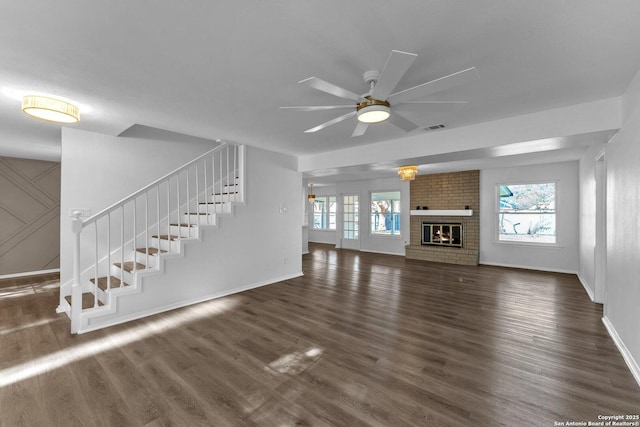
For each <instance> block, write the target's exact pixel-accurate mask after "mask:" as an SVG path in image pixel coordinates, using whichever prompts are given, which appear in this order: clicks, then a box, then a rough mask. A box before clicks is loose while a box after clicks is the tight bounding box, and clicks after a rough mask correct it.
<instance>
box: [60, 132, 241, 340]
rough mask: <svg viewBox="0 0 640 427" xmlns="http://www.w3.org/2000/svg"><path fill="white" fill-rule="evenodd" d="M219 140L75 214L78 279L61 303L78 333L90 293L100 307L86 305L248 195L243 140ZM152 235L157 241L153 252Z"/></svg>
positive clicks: (153, 265) (104, 297) (151, 266)
mask: <svg viewBox="0 0 640 427" xmlns="http://www.w3.org/2000/svg"><path fill="white" fill-rule="evenodd" d="M218 142H219V143H220V145H219V146H217V147H216V148H214V149H212V150H210V151H209V152H207V153H205V154H203V155H201V156H199V157H197V158H196V159H194V160H192V161H190V162H189V163H187V164H185V165H183V166H181V167H180V168H178V169H176V170H174V171H173V172H170V173H169V174H167V175H165V176H163V177H162V178H160V179H158V180H156V181H154V182H152V183H151V184H149V185H147V186H145V187H144V188H142V189H140V190H138V191H136V192H135V193H133V194H131V195H129V196H127V197H125V198H124V199H122V200H120V201H119V202H117V203H114V204H113V205H111V206H109V207H108V208H106V209H104V210H102V211H100V212H98V213H97V214H95V215H93V216H91V217H89V218H87V219H85V220H81V218H80V212H79V211H77V212H74V213H73V214H72V231H73V233H75V239H74V256H73V261H74V262H73V281H72V283H71V287H70V288H68V287H67V288H64V289H63V288H61V292H60V307H66V308H67V309H66V310H64V311H67V312H68V314H69V317H70V318H71V332H72V333H77V332H78V331H79V329H80V327H81V321H82V313H83V310H82V305H83V302H82V297H83V293H85V294H86V293H92V294H93V307H92V308H90V309H88V310H87V309H85V312H87V311H90V310H99V306H100V303H101V302H102V303H104V301H107V302H108V299H109V294H110V293H111V292H112V291H114V290H115V288H119V287H124V286H125V280H127V278H129V279H131V277H134V275H135V274H136V273H138V272H140V271H147V272H151V271H157V270H158V266H159V258H160V256H159V255H160V253H161V251H170V250H171V248H172V247H173V246H174V245H172V242H173V241H175V240H178V239H181V238H182V239H184V238H191V237H197V234H196V233H197V226H215V225H217V219H216V218H217V215H218V214H222V213H230V212H231V203H233V202H241V201H243V197H244V196H243V191H244V188H243V187H244V183H243V180H242V179H238V177H240V176H242V174H243V173H244V171H243V161H242V158H241V157H242V156H243V153H244V147H243V146H238V145H235V144H231V143H227V142H223V141H220V140H218ZM164 240H166V243H163V241H164ZM152 243H155V244H156V246H157V248H154V249H153V252H151V248H153V246H150V245H151V244H152ZM161 243H163V244H161ZM163 248H164V249H163ZM138 253H142V254H143V255H142V259H141V257H140V256H139V255H138ZM114 265H116V266H118V267H114ZM127 272H128V273H127ZM102 277H106V279H103V278H102ZM101 278H102V287H103V288H104V290H103V289H101V286H100V282H101V280H99V279H101ZM116 279H117V280H116ZM104 281H106V284H105V283H104ZM127 285H132V283H127ZM67 296H71V304H68V303H67V300H66V298H65V297H67Z"/></svg>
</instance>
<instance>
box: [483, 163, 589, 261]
mask: <svg viewBox="0 0 640 427" xmlns="http://www.w3.org/2000/svg"><path fill="white" fill-rule="evenodd" d="M578 169H579V167H578V162H577V161H574V162H562V163H550V164H543V165H534V166H520V167H514V168H496V169H484V170H481V171H480V264H490V265H501V266H507V267H519V268H531V269H535V270H546V271H557V272H564V273H577V272H578V270H579V266H580V262H579V241H580V239H579V224H578V221H579V217H580V215H579V185H578ZM545 181H546V182H550V181H556V182H557V187H556V193H557V194H556V197H557V202H558V206H557V214H556V215H557V216H556V229H557V246H555V247H548V246H526V245H517V244H510V243H503V242H498V241H497V219H496V203H497V200H496V185H498V184H508V183H512V184H523V183H531V182H545Z"/></svg>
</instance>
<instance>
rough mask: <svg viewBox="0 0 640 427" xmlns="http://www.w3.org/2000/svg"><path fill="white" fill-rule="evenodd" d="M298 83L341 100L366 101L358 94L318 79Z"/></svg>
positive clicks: (313, 78) (310, 78)
mask: <svg viewBox="0 0 640 427" xmlns="http://www.w3.org/2000/svg"><path fill="white" fill-rule="evenodd" d="M298 83H300V84H304V85H307V86H309V87H312V88H314V89H317V90H319V91H322V92H326V93H330V94H331V95H335V96H337V97H339V98H345V99H350V100H352V101H355V102H360V101H363V100H364V98H363V97H362V96H360V95H358V94H357V93H353V92H351V91H350V90H347V89H344V88H341V87H340V86H336V85H334V84H333V83H329V82H326V81H324V80H322V79H319V78H317V77H309V78H308V79H304V80H301V81H299V82H298Z"/></svg>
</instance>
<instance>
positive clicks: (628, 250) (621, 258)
mask: <svg viewBox="0 0 640 427" xmlns="http://www.w3.org/2000/svg"><path fill="white" fill-rule="evenodd" d="M622 110H623V124H622V128H621V129H620V131H619V132H618V134H617V135H616V137H615V138H614V139H613V141H612V142H611V143H609V144H607V146H606V154H605V156H606V169H607V172H606V173H607V177H606V180H607V189H606V200H607V203H606V206H607V212H606V223H607V246H606V247H607V274H606V289H607V293H606V301H605V305H604V314H605V320H606V322H605V323H607V322H608V323H609V325H610V326H611V328H613V329H614V330H615V333H614V334H612V336H614V340H615V339H616V338H617V341H616V344H617V345H618V347H619V348H620V349H621V351H622V353H623V356H625V360H626V361H627V363H628V364H629V365H630V367H631V369H632V372H633V373H634V376H635V378H636V381H638V384H640V368H639V364H640V328H638V325H640V310H638V307H640V281H639V279H638V254H640V239H639V238H638V237H639V236H640V220H639V218H640V217H639V216H638V212H640V191H639V190H638V183H639V182H640V166H639V165H640V72H639V73H638V74H636V76H635V78H634V79H633V80H632V82H631V84H630V85H629V86H628V88H627V90H626V91H625V93H624V95H623V97H622ZM610 331H611V329H610Z"/></svg>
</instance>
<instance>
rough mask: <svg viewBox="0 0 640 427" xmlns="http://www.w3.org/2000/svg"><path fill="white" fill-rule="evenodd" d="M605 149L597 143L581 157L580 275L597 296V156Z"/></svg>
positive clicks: (590, 292) (590, 290) (592, 293)
mask: <svg viewBox="0 0 640 427" xmlns="http://www.w3.org/2000/svg"><path fill="white" fill-rule="evenodd" d="M602 150H603V145H602V144H597V145H594V146H592V147H589V149H588V150H587V151H586V152H585V153H584V155H583V156H582V157H581V158H580V167H579V169H580V172H579V174H580V179H579V182H580V221H579V222H580V268H579V272H578V277H579V278H580V282H582V285H583V286H584V287H585V288H587V292H588V293H589V296H590V297H591V298H592V299H593V298H595V291H596V289H595V283H596V278H595V263H594V259H595V250H596V156H597V155H598V153H600V152H601V151H602Z"/></svg>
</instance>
